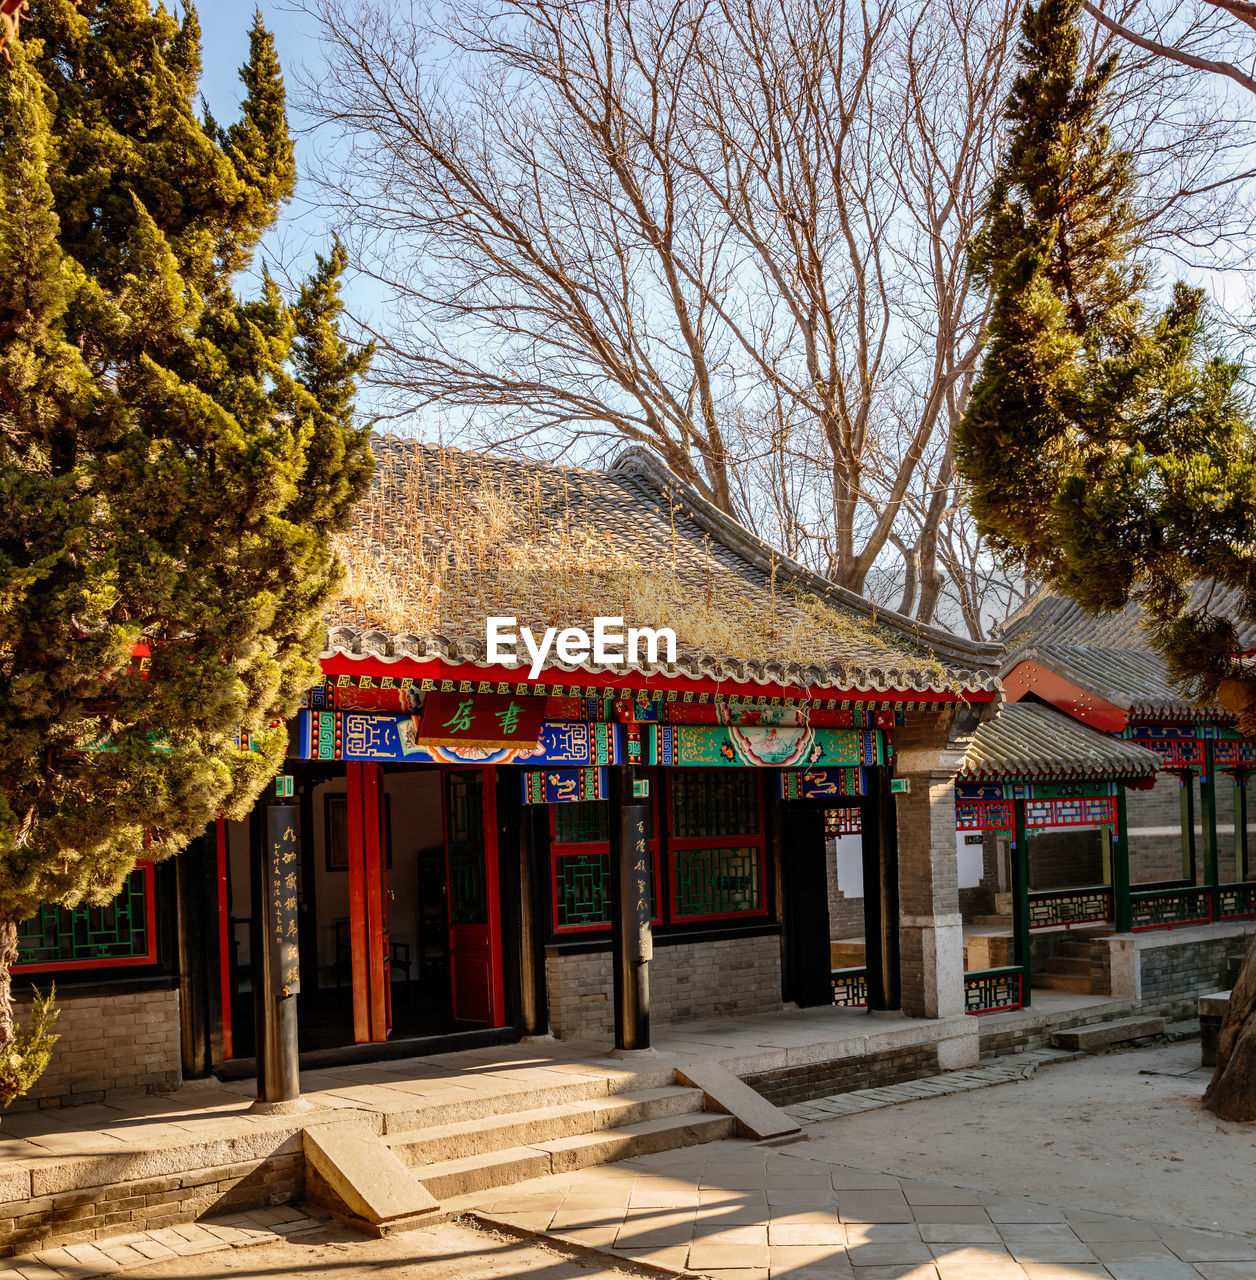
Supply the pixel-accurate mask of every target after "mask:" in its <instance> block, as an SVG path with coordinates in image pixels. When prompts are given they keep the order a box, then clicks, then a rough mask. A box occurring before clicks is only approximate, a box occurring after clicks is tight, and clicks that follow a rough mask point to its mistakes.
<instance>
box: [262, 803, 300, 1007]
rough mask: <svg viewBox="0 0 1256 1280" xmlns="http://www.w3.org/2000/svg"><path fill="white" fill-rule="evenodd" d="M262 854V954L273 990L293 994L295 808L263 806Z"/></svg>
mask: <svg viewBox="0 0 1256 1280" xmlns="http://www.w3.org/2000/svg"><path fill="white" fill-rule="evenodd" d="M266 836H267V841H266V857H265V859H264V860H263V863H262V896H263V900H264V907H265V910H264V913H263V917H262V919H263V921H264V923H265V928H266V931H267V933H266V954H267V957H268V958H269V962H270V967H271V973H272V974H273V976H274V983H275V990H276V991H277V992H278V993H279V994H280V995H281V996H295V995H296V994H297V993H298V992H299V991H300V990H301V965H300V959H299V955H298V952H297V906H298V901H299V888H298V880H297V868H298V866H299V864H300V849H299V845H298V841H297V808H296V806H295V805H291V804H274V805H271V806H269V808H267V810H266Z"/></svg>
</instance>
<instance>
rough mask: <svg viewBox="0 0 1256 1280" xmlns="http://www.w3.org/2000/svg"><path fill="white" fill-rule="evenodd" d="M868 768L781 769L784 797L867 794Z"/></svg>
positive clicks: (782, 796)
mask: <svg viewBox="0 0 1256 1280" xmlns="http://www.w3.org/2000/svg"><path fill="white" fill-rule="evenodd" d="M867 794H868V775H867V771H866V770H864V769H854V768H851V769H786V770H784V771H783V772H782V773H781V798H782V799H783V800H827V799H829V798H830V797H832V796H866V795H867Z"/></svg>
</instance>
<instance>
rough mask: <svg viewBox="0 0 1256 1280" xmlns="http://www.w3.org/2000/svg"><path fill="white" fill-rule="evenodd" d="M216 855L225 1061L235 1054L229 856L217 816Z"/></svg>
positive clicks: (223, 824) (222, 822) (223, 822)
mask: <svg viewBox="0 0 1256 1280" xmlns="http://www.w3.org/2000/svg"><path fill="white" fill-rule="evenodd" d="M214 834H215V836H216V837H217V850H218V858H217V865H216V866H215V868H214V873H215V879H216V882H217V886H218V990H219V999H220V1001H221V1002H222V1056H223V1060H224V1061H226V1060H227V1059H229V1058H234V1057H235V1036H234V1032H233V1030H232V1023H231V936H230V935H231V930H230V924H231V921H230V919H229V917H228V915H227V911H228V906H227V877H228V875H229V873H230V859H229V857H228V851H227V820H226V818H223V817H221V816H220V817H219V818H218V821H217V822H216V823H215V830H214Z"/></svg>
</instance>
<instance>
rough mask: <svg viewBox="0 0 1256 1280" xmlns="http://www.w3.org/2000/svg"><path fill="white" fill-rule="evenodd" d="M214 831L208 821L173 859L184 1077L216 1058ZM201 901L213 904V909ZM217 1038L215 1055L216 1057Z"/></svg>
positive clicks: (203, 1072)
mask: <svg viewBox="0 0 1256 1280" xmlns="http://www.w3.org/2000/svg"><path fill="white" fill-rule="evenodd" d="M216 841H217V830H216V828H215V827H214V826H211V827H210V828H209V830H208V832H207V833H206V834H205V835H201V836H197V837H196V839H195V840H193V841H192V842H191V843H190V844H189V845H188V846H187V848H186V849H183V850H182V851H181V852H180V853H179V854H178V855H177V856H176V857H175V859H174V873H175V895H176V900H177V903H176V906H177V910H176V917H177V922H178V928H177V934H178V956H179V1045H180V1050H181V1055H182V1059H183V1078H184V1079H185V1080H195V1079H199V1078H201V1077H203V1076H207V1075H209V1073H210V1071H211V1070H212V1069H213V1065H214V1061H215V1038H216V1035H217V1034H220V1033H219V1032H217V1031H216V1029H217V1028H220V1027H221V1026H222V1011H221V1007H220V1006H221V1001H220V999H219V997H218V983H217V982H216V981H214V979H215V978H217V976H218V965H217V956H218V946H217V937H218V935H217V929H216V927H215V926H216V925H217V923H218V910H217V907H218V896H217V893H216V892H215V882H214V875H215V871H216V855H217V844H216ZM206 904H212V909H209V908H207V905H206ZM221 1049H222V1046H221V1043H219V1044H218V1046H217V1050H218V1052H217V1057H218V1059H219V1060H221V1057H222V1053H221Z"/></svg>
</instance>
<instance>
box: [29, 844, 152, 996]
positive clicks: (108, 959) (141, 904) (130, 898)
mask: <svg viewBox="0 0 1256 1280" xmlns="http://www.w3.org/2000/svg"><path fill="white" fill-rule="evenodd" d="M153 908H154V903H153V868H152V866H151V865H148V864H145V865H143V866H139V867H136V868H135V870H134V871H132V872H131V874H130V875H129V876H128V877H127V880H126V883H125V884H124V885H123V886H122V892H121V893H119V894H118V896H117V897H116V898H114V900H113V901H112V902H110V903H108V904H107V905H105V906H103V907H89V906H86V905H83V906H78V907H73V908H67V907H57V906H53V905H52V904H50V903H45V904H44V905H43V906H42V907H40V909H39V911H38V912H37V913H36V914H35V915H33V916H32V917H31V918H30V919H29V920H23V921H22V923H21V924H20V925H18V955H19V957H20V958H19V960H18V962H17V963H18V967H20V968H21V969H22V970H23V971H25V972H36V971H39V970H44V969H61V968H73V967H76V966H88V965H90V966H92V967H96V966H102V965H135V964H153V963H155V962H156V959H157V939H156V936H155V935H156V930H155V928H154V927H153V919H154V910H153Z"/></svg>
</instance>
